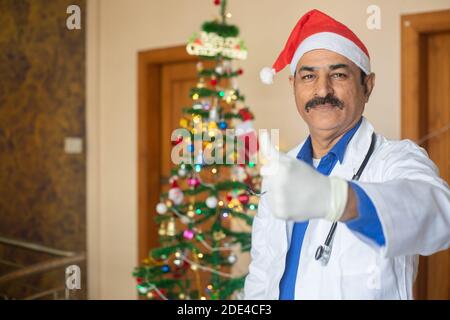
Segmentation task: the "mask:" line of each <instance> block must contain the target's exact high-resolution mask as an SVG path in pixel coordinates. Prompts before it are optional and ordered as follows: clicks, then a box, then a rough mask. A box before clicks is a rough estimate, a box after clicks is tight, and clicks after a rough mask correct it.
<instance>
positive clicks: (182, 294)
mask: <svg viewBox="0 0 450 320" xmlns="http://www.w3.org/2000/svg"><path fill="white" fill-rule="evenodd" d="M178 299H180V300H184V299H186V295H185V294H184V293H180V294H179V295H178Z"/></svg>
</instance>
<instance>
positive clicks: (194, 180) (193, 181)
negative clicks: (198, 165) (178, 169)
mask: <svg viewBox="0 0 450 320" xmlns="http://www.w3.org/2000/svg"><path fill="white" fill-rule="evenodd" d="M188 185H189V186H191V187H194V188H196V187H198V186H199V185H200V180H199V179H198V178H189V179H188Z"/></svg>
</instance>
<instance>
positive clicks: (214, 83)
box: [210, 78, 217, 86]
mask: <svg viewBox="0 0 450 320" xmlns="http://www.w3.org/2000/svg"><path fill="white" fill-rule="evenodd" d="M210 83H211V85H212V86H216V85H217V79H215V78H212V79H211V81H210Z"/></svg>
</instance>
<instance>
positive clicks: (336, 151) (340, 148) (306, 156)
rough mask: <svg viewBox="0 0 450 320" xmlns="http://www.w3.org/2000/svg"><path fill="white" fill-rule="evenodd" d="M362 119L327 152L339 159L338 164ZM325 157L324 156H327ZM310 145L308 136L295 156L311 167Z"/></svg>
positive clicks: (311, 154)
mask: <svg viewBox="0 0 450 320" xmlns="http://www.w3.org/2000/svg"><path fill="white" fill-rule="evenodd" d="M361 122H362V117H361V118H360V119H359V121H358V122H357V123H356V124H355V125H354V126H353V128H351V129H350V130H349V131H347V132H346V133H345V134H344V135H343V136H342V137H341V138H340V139H339V141H338V142H337V143H336V144H335V145H334V146H333V148H331V150H330V151H328V153H327V155H328V154H330V153H331V154H333V155H334V156H336V157H337V158H338V159H339V163H342V161H344V155H345V150H346V149H347V145H348V143H349V142H350V140H351V138H352V137H353V135H354V134H355V132H356V131H357V130H358V128H359V126H360V125H361ZM327 155H326V156H327ZM312 156H313V152H312V143H311V135H309V136H308V138H307V139H306V141H305V143H304V144H303V146H302V148H301V149H300V151H299V152H298V154H297V159H299V160H303V161H305V162H307V163H309V164H310V165H312Z"/></svg>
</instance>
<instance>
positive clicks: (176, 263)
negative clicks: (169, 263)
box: [173, 259, 183, 267]
mask: <svg viewBox="0 0 450 320" xmlns="http://www.w3.org/2000/svg"><path fill="white" fill-rule="evenodd" d="M173 264H174V265H175V266H177V267H180V266H181V265H182V264H183V260H181V259H175V260H173Z"/></svg>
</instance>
